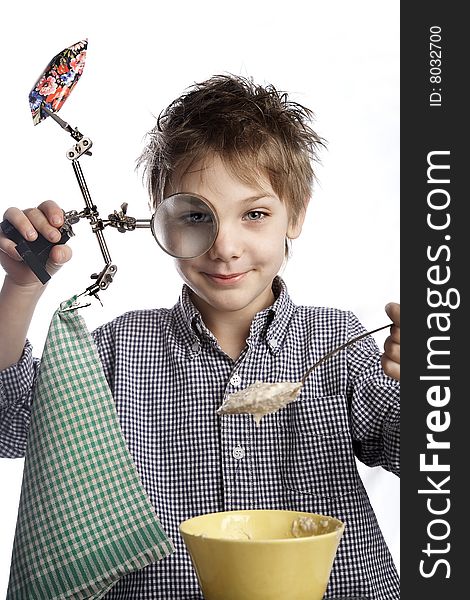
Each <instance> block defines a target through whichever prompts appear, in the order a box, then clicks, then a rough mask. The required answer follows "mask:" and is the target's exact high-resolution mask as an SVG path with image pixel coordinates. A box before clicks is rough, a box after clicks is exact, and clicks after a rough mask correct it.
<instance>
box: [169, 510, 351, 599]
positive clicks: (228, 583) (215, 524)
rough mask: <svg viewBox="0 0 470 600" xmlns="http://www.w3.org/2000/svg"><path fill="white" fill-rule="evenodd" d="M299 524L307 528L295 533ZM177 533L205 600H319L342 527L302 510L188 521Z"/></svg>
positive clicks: (209, 516)
mask: <svg viewBox="0 0 470 600" xmlns="http://www.w3.org/2000/svg"><path fill="white" fill-rule="evenodd" d="M299 518H300V521H299ZM305 518H306V519H307V520H306V521H305ZM302 523H306V524H307V529H305V528H303V529H302V527H300V530H299V524H300V525H301V524H302ZM310 526H313V528H314V529H315V528H316V532H315V533H314V534H312V532H311V531H309V530H308V528H309V527H310ZM293 531H294V532H295V535H294V532H293ZM180 532H181V535H182V537H183V540H184V543H185V545H186V548H187V550H188V552H189V555H190V557H191V560H192V563H193V566H194V570H195V572H196V574H197V578H198V581H199V585H200V587H201V590H202V593H203V594H204V598H205V600H321V599H322V598H323V595H324V593H325V590H326V586H327V584H328V580H329V577H330V573H331V569H332V566H333V561H334V559H335V556H336V551H337V549H338V545H339V543H340V540H341V537H342V535H343V532H344V523H343V522H341V521H339V520H338V519H335V518H334V517H330V516H326V515H320V514H315V513H307V512H297V511H290V510H236V511H228V512H216V513H210V514H205V515H200V516H199V517H194V518H192V519H188V520H187V521H184V522H183V523H181V524H180ZM296 536H300V537H296Z"/></svg>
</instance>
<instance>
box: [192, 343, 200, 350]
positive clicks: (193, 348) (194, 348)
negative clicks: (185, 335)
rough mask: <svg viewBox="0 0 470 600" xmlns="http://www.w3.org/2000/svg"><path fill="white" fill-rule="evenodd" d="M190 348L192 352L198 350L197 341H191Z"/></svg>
mask: <svg viewBox="0 0 470 600" xmlns="http://www.w3.org/2000/svg"><path fill="white" fill-rule="evenodd" d="M191 350H192V351H193V352H198V351H199V342H193V343H192V345H191Z"/></svg>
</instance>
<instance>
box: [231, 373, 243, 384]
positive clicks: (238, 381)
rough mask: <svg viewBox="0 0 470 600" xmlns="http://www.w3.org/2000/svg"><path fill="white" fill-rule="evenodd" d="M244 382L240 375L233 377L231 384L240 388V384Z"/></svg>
mask: <svg viewBox="0 0 470 600" xmlns="http://www.w3.org/2000/svg"><path fill="white" fill-rule="evenodd" d="M241 382H242V378H241V377H240V375H236V374H235V375H232V377H231V378H230V383H231V385H233V387H238V386H239V385H240V383H241Z"/></svg>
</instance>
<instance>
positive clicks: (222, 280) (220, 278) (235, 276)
mask: <svg viewBox="0 0 470 600" xmlns="http://www.w3.org/2000/svg"><path fill="white" fill-rule="evenodd" d="M246 274H247V271H243V272H242V273H228V274H224V273H206V272H203V275H205V276H206V277H207V278H208V279H210V280H211V281H213V282H215V283H218V284H221V285H224V284H230V283H238V282H239V281H240V280H241V279H242V278H243V277H244V276H245V275H246Z"/></svg>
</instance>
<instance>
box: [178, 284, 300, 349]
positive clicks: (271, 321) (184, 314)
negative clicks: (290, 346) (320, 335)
mask: <svg viewBox="0 0 470 600" xmlns="http://www.w3.org/2000/svg"><path fill="white" fill-rule="evenodd" d="M272 290H273V293H274V297H275V300H274V302H273V304H272V305H271V306H269V307H268V308H265V309H263V310H261V311H260V312H259V313H257V314H256V315H255V316H254V318H253V321H252V322H251V326H250V332H249V335H248V339H247V344H248V345H249V346H252V345H255V344H257V343H259V342H261V341H264V342H265V343H266V344H267V346H268V348H269V350H270V351H271V353H272V354H277V352H279V350H280V348H281V346H282V343H283V342H284V339H285V336H286V333H287V330H288V327H289V324H290V322H291V319H292V317H293V315H294V314H295V312H296V310H297V307H296V306H295V305H294V303H293V302H292V300H291V298H290V296H289V293H288V291H287V286H286V284H285V282H284V280H283V279H282V278H281V277H280V276H279V275H278V276H276V277H275V278H274V280H273V284H272ZM173 312H174V315H175V319H176V324H177V325H178V327H179V329H180V331H181V333H182V335H183V338H184V342H185V343H186V344H187V345H188V347H189V348H190V349H191V353H197V351H198V348H196V346H198V344H199V341H200V339H202V338H204V337H205V338H207V339H209V340H211V341H212V342H216V339H215V337H214V335H213V334H212V332H211V331H209V329H208V328H207V327H206V326H205V324H204V322H203V320H202V316H201V313H200V312H199V310H198V309H197V308H196V307H195V306H194V304H193V302H192V300H191V297H190V288H189V287H188V286H187V285H186V284H184V285H183V288H182V291H181V295H180V298H179V301H178V303H177V304H176V305H175V306H174V309H173Z"/></svg>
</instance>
